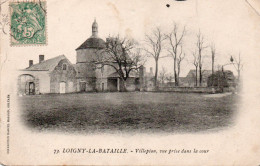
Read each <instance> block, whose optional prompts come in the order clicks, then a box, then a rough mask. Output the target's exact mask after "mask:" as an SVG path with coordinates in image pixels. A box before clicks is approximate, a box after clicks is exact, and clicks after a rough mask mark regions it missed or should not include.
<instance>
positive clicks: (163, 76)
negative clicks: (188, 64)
mask: <svg viewBox="0 0 260 166" xmlns="http://www.w3.org/2000/svg"><path fill="white" fill-rule="evenodd" d="M166 76H167V70H166V68H165V67H162V70H161V71H160V73H159V80H160V82H161V83H162V84H164V81H165V80H166Z"/></svg>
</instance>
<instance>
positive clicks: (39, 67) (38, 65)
mask: <svg viewBox="0 0 260 166" xmlns="http://www.w3.org/2000/svg"><path fill="white" fill-rule="evenodd" d="M62 59H67V58H66V56H65V55H59V56H56V57H53V58H50V59H47V60H44V61H42V62H41V63H36V64H34V65H32V66H30V67H27V68H25V69H26V70H42V69H44V70H52V66H53V65H55V64H56V63H57V62H59V61H60V60H62Z"/></svg>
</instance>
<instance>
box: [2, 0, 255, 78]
mask: <svg viewBox="0 0 260 166" xmlns="http://www.w3.org/2000/svg"><path fill="white" fill-rule="evenodd" d="M252 1H254V0H252ZM166 4H169V5H170V7H169V8H167V7H166ZM94 18H96V20H97V22H98V25H99V37H101V38H102V39H104V40H105V38H106V37H107V36H108V35H109V34H110V35H111V36H113V35H117V34H120V35H121V36H126V35H127V36H132V37H133V38H135V39H136V40H137V41H139V42H140V43H142V42H143V39H144V34H146V33H150V31H151V30H152V29H153V28H155V27H157V26H159V27H161V29H162V30H163V31H164V32H165V33H167V32H169V31H170V30H171V28H172V27H173V22H174V21H175V22H177V23H178V24H179V25H186V28H187V30H188V33H187V35H186V36H185V38H184V49H185V52H186V55H187V58H186V60H185V61H184V62H183V64H182V71H181V76H185V75H186V74H187V72H188V71H189V70H190V69H194V67H193V65H192V64H191V60H192V55H191V53H190V52H191V50H192V49H194V45H195V42H196V41H195V38H194V37H195V35H196V33H197V32H198V30H199V29H200V30H201V32H202V34H203V35H204V36H205V39H206V41H207V44H210V43H212V42H214V43H215V45H216V50H217V57H216V65H217V64H225V63H228V62H229V57H230V54H234V55H235V56H237V55H238V53H239V52H241V57H242V59H243V60H244V62H246V57H248V56H249V55H251V56H253V54H254V53H255V52H256V51H258V50H259V48H256V46H255V45H254V44H255V43H256V38H259V32H257V29H258V28H259V27H256V23H255V22H256V21H258V23H259V16H258V15H257V13H256V12H255V11H254V10H252V8H251V7H250V6H249V5H248V4H247V3H246V1H245V0H215V1H213V0H210V1H209V0H187V1H179V2H177V1H174V0H152V1H151V0H130V1H126V0H121V1H119V0H113V1H112V0H110V1H103V0H95V1H93V0H92V1H90V0H85V1H82V0H67V1H58V0H51V1H47V34H48V44H47V46H38V47H33V46H28V47H9V46H7V45H6V47H7V49H6V50H8V60H9V61H10V63H12V64H15V65H14V66H15V68H16V69H23V68H25V67H27V66H28V61H29V59H32V60H34V63H37V62H38V55H40V54H44V55H45V59H49V58H53V57H55V56H58V55H63V54H64V55H65V56H66V57H67V58H68V59H69V60H70V61H71V62H72V63H75V62H76V51H75V49H76V48H77V47H78V46H80V45H81V44H82V43H83V42H84V41H85V40H86V39H87V38H89V37H90V36H91V25H92V23H93V20H94ZM252 20H256V21H252ZM1 35H2V34H1ZM3 37H4V39H6V38H7V37H8V36H7V35H5V36H3ZM8 41H9V40H8ZM8 45H9V43H8ZM162 54H163V55H166V54H167V52H166V51H164V52H163V53H162ZM204 55H205V56H206V58H205V65H204V69H211V64H210V63H211V61H210V52H209V50H208V51H207V52H205V53H204ZM162 66H164V67H165V68H166V69H167V71H168V72H173V60H172V58H164V59H161V60H160V63H159V69H161V68H162ZM146 67H147V68H149V67H154V60H153V59H149V60H148V61H147V63H146ZM225 69H233V67H232V66H230V67H226V68H225ZM234 74H236V73H234Z"/></svg>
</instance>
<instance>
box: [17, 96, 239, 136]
mask: <svg viewBox="0 0 260 166" xmlns="http://www.w3.org/2000/svg"><path fill="white" fill-rule="evenodd" d="M19 103H20V108H21V111H22V116H23V119H24V122H25V124H26V126H27V127H30V128H33V129H35V130H41V131H42V130H43V131H46V130H47V131H49V130H51V131H62V132H85V133H92V132H129V131H130V132H131V131H134V132H198V131H215V130H221V129H223V128H225V127H228V126H232V124H233V121H234V114H235V112H236V110H237V108H236V107H237V96H236V95H232V94H228V95H223V96H221V97H219V95H216V97H214V95H210V96H207V94H196V93H152V92H129V93H80V94H64V95H59V94H50V95H35V96H23V97H19Z"/></svg>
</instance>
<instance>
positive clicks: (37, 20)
mask: <svg viewBox="0 0 260 166" xmlns="http://www.w3.org/2000/svg"><path fill="white" fill-rule="evenodd" d="M10 18H11V30H10V32H11V33H10V34H11V36H10V38H11V46H26V45H45V44H47V37H46V35H47V33H46V1H27V2H19V1H18V2H11V3H10Z"/></svg>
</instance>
